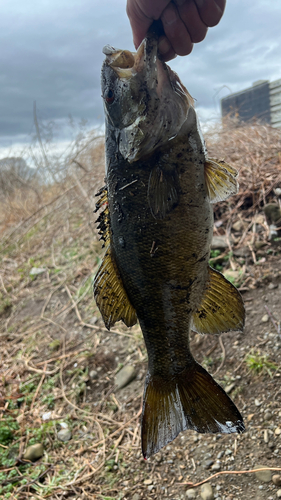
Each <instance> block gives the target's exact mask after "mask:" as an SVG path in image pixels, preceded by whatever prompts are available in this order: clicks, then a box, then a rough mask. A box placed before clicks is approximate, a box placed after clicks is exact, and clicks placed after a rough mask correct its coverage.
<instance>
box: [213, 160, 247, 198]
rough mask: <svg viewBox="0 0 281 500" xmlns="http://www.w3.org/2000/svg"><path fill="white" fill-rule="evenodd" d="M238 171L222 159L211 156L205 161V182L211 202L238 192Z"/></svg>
mask: <svg viewBox="0 0 281 500" xmlns="http://www.w3.org/2000/svg"><path fill="white" fill-rule="evenodd" d="M237 175H238V172H237V170H236V169H235V168H233V167H231V166H230V165H228V163H226V162H225V161H222V160H214V159H212V158H209V159H208V160H207V161H206V163H205V182H206V186H207V190H208V194H209V197H210V202H211V203H217V202H218V201H223V200H226V199H227V198H228V197H229V196H231V195H232V194H236V193H237V192H238V188H239V184H238V182H237V180H236V177H237Z"/></svg>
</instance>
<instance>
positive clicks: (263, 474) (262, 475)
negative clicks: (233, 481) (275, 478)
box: [254, 465, 271, 483]
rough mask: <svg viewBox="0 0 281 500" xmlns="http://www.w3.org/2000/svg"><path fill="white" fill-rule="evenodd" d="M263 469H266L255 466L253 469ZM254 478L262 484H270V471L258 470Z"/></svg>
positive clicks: (261, 466)
mask: <svg viewBox="0 0 281 500" xmlns="http://www.w3.org/2000/svg"><path fill="white" fill-rule="evenodd" d="M263 467H267V466H266V465H256V467H254V469H262V468H263ZM255 476H256V478H257V479H258V480H259V481H262V482H263V483H270V481H271V471H270V470H260V471H258V472H255Z"/></svg>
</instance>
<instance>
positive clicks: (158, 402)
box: [142, 360, 245, 458]
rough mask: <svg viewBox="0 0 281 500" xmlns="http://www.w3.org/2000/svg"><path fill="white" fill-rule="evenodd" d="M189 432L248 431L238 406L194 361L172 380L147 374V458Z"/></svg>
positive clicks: (144, 418) (144, 427) (144, 447)
mask: <svg viewBox="0 0 281 500" xmlns="http://www.w3.org/2000/svg"><path fill="white" fill-rule="evenodd" d="M186 429H194V430H196V431H197V432H200V433H206V432H210V433H217V432H221V433H224V434H229V433H232V432H238V433H241V432H243V431H244V430H245V427H244V423H243V419H242V416H241V415H240V413H239V411H238V409H237V408H236V406H235V404H234V403H233V402H232V401H231V399H230V398H229V396H228V395H227V394H226V393H225V391H224V390H223V389H222V388H221V387H220V386H219V385H218V384H217V383H216V382H215V380H214V379H213V378H212V377H211V375H210V374H209V373H208V372H207V371H206V370H205V369H204V368H203V367H202V366H200V365H199V364H198V363H196V361H194V360H192V362H190V364H189V365H188V367H187V368H186V369H185V370H184V371H182V372H181V373H179V374H178V375H176V376H174V377H171V378H170V379H169V380H166V379H163V378H162V377H160V376H154V377H152V376H151V375H150V374H149V373H148V375H147V381H146V387H145V393H144V406H143V413H142V451H143V456H144V458H148V457H150V456H151V455H153V454H154V453H157V451H159V450H160V449H161V448H162V447H163V446H165V445H166V444H168V443H169V442H170V441H172V440H173V439H175V438H176V436H177V435H178V434H179V433H180V432H181V431H184V430H186Z"/></svg>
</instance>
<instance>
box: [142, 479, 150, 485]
mask: <svg viewBox="0 0 281 500" xmlns="http://www.w3.org/2000/svg"><path fill="white" fill-rule="evenodd" d="M143 484H145V486H148V485H150V484H152V479H145V480H144V482H143Z"/></svg>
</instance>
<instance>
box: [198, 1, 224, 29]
mask: <svg viewBox="0 0 281 500" xmlns="http://www.w3.org/2000/svg"><path fill="white" fill-rule="evenodd" d="M194 1H195V3H196V6H197V9H198V11H199V14H200V17H201V19H202V21H203V23H205V24H206V26H209V27H212V26H216V25H217V24H218V23H219V22H220V20H221V18H222V15H223V12H224V9H225V4H226V0H194Z"/></svg>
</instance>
